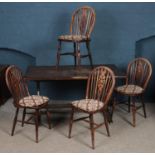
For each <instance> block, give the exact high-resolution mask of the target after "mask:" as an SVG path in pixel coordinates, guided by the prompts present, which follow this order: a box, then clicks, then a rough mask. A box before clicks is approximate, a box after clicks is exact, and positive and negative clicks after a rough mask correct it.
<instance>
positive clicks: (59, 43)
mask: <svg viewBox="0 0 155 155" xmlns="http://www.w3.org/2000/svg"><path fill="white" fill-rule="evenodd" d="M60 52H61V41H60V40H59V41H58V51H57V63H56V66H57V67H58V66H59V64H60Z"/></svg>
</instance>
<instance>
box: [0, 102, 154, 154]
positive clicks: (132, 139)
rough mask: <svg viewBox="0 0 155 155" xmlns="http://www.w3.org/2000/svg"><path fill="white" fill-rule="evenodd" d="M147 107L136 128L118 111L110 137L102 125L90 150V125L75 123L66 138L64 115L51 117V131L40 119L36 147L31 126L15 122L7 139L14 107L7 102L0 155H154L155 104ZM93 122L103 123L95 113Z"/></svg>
mask: <svg viewBox="0 0 155 155" xmlns="http://www.w3.org/2000/svg"><path fill="white" fill-rule="evenodd" d="M146 107H147V114H148V117H147V119H145V118H144V117H142V116H141V113H142V112H141V111H139V112H140V114H138V115H137V126H136V127H135V128H134V127H132V126H131V125H130V120H131V115H130V114H129V113H127V112H126V111H124V110H122V109H121V108H117V110H116V112H115V114H114V122H113V123H111V124H110V133H111V137H107V134H106V130H105V127H104V126H103V127H100V128H99V129H97V131H96V132H95V142H96V149H95V150H92V149H91V139H90V130H88V127H89V125H88V124H87V123H85V122H77V123H75V124H74V125H73V132H72V138H71V139H68V138H67V135H68V120H69V115H68V114H67V113H62V114H52V120H51V123H52V129H51V130H49V129H48V128H47V123H46V118H45V117H44V116H43V117H42V125H41V126H40V127H39V143H38V144H36V143H35V128H34V126H33V125H28V124H26V125H25V126H24V127H21V124H20V123H17V126H16V129H15V135H14V136H13V137H12V136H10V133H11V128H12V121H13V116H14V112H15V108H14V107H13V105H12V100H9V101H7V102H6V104H5V105H3V106H1V107H0V152H53V153H54V152H155V104H153V103H151V104H150V103H147V104H146ZM124 108H125V107H124ZM81 115H82V114H78V115H76V117H78V116H81ZM20 117H21V112H20V116H19V118H20ZM95 120H96V122H102V121H103V117H102V115H101V114H97V115H96V116H95Z"/></svg>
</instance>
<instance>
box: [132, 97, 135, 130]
mask: <svg viewBox="0 0 155 155" xmlns="http://www.w3.org/2000/svg"><path fill="white" fill-rule="evenodd" d="M132 119H133V127H135V126H136V105H135V97H132Z"/></svg>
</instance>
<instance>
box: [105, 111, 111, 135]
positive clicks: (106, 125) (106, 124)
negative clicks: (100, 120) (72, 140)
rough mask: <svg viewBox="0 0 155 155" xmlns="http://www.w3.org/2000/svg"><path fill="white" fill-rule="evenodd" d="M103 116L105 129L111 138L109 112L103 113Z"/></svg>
mask: <svg viewBox="0 0 155 155" xmlns="http://www.w3.org/2000/svg"><path fill="white" fill-rule="evenodd" d="M103 116H104V123H105V127H106V130H107V134H108V137H110V131H109V126H108V120H107V112H106V111H104V112H103Z"/></svg>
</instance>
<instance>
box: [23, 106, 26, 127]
mask: <svg viewBox="0 0 155 155" xmlns="http://www.w3.org/2000/svg"><path fill="white" fill-rule="evenodd" d="M25 115H26V108H24V109H23V118H22V127H23V126H24V122H25Z"/></svg>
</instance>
